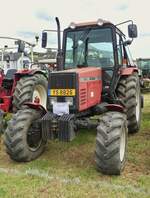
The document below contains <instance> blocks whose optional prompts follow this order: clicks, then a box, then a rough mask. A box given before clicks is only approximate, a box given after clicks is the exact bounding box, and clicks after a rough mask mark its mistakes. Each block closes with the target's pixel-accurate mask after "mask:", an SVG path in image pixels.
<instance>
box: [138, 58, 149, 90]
mask: <svg viewBox="0 0 150 198" xmlns="http://www.w3.org/2000/svg"><path fill="white" fill-rule="evenodd" d="M136 62H137V66H138V68H139V70H140V72H141V79H140V80H141V88H142V90H143V91H150V58H139V59H137V60H136Z"/></svg>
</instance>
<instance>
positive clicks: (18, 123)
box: [4, 109, 46, 162]
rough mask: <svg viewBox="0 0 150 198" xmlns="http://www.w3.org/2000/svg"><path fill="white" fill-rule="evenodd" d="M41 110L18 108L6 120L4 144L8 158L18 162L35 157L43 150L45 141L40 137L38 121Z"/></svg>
mask: <svg viewBox="0 0 150 198" xmlns="http://www.w3.org/2000/svg"><path fill="white" fill-rule="evenodd" d="M41 116H42V113H41V111H39V110H35V109H24V110H19V111H18V112H17V113H16V114H14V115H13V117H12V119H11V120H10V121H9V122H8V127H7V129H6V131H5V133H4V144H5V146H6V152H7V153H8V154H9V156H10V158H11V159H13V160H15V161H18V162H28V161H31V160H34V159H36V158H37V157H38V156H40V155H41V153H42V152H43V151H44V148H45V145H46V142H45V141H44V140H43V139H42V133H41V125H40V123H39V122H38V119H40V118H41Z"/></svg>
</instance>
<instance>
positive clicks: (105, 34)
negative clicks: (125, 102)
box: [42, 19, 137, 103]
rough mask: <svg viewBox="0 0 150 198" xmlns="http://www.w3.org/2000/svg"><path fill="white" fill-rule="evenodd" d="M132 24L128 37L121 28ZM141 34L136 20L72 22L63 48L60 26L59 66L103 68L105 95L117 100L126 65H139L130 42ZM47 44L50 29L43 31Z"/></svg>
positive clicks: (44, 41) (65, 32)
mask: <svg viewBox="0 0 150 198" xmlns="http://www.w3.org/2000/svg"><path fill="white" fill-rule="evenodd" d="M128 22H129V23H130V24H129V25H128V37H130V38H132V39H131V40H128V39H127V38H126V36H125V35H124V34H123V32H122V31H121V30H120V29H119V28H118V26H119V25H122V24H124V23H128ZM135 37H137V27H136V25H135V24H133V22H132V21H130V20H129V21H125V22H123V23H120V24H117V25H114V24H112V23H111V22H109V21H106V20H102V19H98V20H97V21H94V22H87V23H71V24H70V26H69V27H68V28H66V29H65V30H64V31H63V42H62V49H61V47H60V46H61V43H60V42H61V41H60V39H61V37H60V27H58V56H57V64H58V66H57V68H58V70H68V69H75V68H86V67H96V68H99V69H100V70H101V71H102V77H101V78H102V84H103V86H102V99H103V100H105V101H106V100H107V101H108V102H112V103H117V101H116V96H115V89H116V86H117V81H118V79H119V77H120V72H121V69H122V68H130V67H135V64H134V62H133V60H132V57H131V55H130V52H129V48H128V45H130V44H131V43H132V41H133V38H135ZM46 44H47V32H43V35H42V46H44V47H45V46H46Z"/></svg>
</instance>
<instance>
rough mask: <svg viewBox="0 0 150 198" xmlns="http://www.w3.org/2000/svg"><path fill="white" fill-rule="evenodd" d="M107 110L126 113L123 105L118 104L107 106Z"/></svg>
mask: <svg viewBox="0 0 150 198" xmlns="http://www.w3.org/2000/svg"><path fill="white" fill-rule="evenodd" d="M105 108H106V109H107V110H108V111H119V112H124V108H123V106H121V105H118V104H106V105H105Z"/></svg>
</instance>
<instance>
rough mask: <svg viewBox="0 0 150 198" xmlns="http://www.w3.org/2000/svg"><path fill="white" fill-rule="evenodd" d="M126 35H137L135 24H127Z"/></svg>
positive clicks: (134, 36) (131, 36)
mask: <svg viewBox="0 0 150 198" xmlns="http://www.w3.org/2000/svg"><path fill="white" fill-rule="evenodd" d="M128 35H129V37H130V38H136V37H137V26H136V25H135V24H130V25H128Z"/></svg>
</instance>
